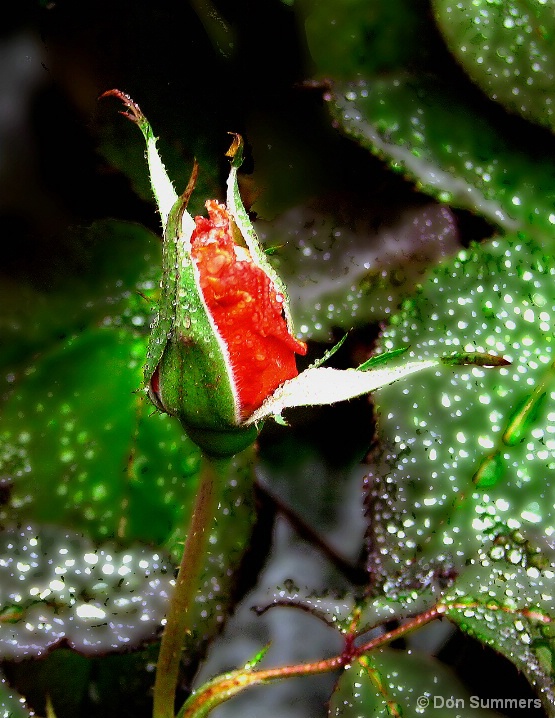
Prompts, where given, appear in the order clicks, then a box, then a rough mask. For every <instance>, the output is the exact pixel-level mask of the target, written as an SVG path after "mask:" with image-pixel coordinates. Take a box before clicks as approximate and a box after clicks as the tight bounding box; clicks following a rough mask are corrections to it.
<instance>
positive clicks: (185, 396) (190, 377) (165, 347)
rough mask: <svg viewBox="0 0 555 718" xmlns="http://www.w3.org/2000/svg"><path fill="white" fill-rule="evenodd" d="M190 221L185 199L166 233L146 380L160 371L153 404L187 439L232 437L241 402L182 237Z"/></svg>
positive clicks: (187, 239)
mask: <svg viewBox="0 0 555 718" xmlns="http://www.w3.org/2000/svg"><path fill="white" fill-rule="evenodd" d="M185 215H186V211H185V207H184V204H183V200H182V199H181V198H180V199H179V200H178V201H177V202H176V203H175V205H174V207H173V209H172V210H171V212H170V215H169V218H168V224H167V227H166V232H165V233H164V253H163V258H162V261H163V279H162V294H161V300H160V309H159V316H158V319H157V321H156V322H155V324H154V326H153V331H152V333H151V336H150V342H149V348H148V359H147V364H146V369H145V380H146V381H147V382H150V380H151V379H152V376H153V374H154V372H155V371H156V369H158V378H159V392H158V396H157V397H154V398H155V399H159V400H160V401H159V403H160V404H161V407H163V409H164V411H166V412H167V413H168V414H171V415H172V416H176V417H178V418H179V420H180V421H181V423H182V425H183V427H184V428H185V430H186V431H187V432H188V433H190V431H191V430H202V431H206V432H214V431H220V430H224V433H225V434H228V433H229V430H231V429H233V428H234V427H236V426H238V424H239V412H238V402H237V400H236V396H235V391H234V387H233V384H232V377H231V367H230V362H229V357H228V355H227V350H226V348H225V345H224V344H223V341H222V340H221V339H220V336H219V333H218V330H217V328H216V326H215V324H214V322H213V320H212V319H211V317H210V315H209V313H208V310H207V308H206V305H205V303H204V300H203V297H202V292H201V289H200V285H199V279H198V270H197V269H196V267H195V265H194V262H193V260H192V257H191V245H190V234H189V235H188V236H187V235H184V234H183V228H184V222H183V219H182V218H183V217H184V216H185ZM151 398H153V397H152V396H151ZM156 403H158V402H156ZM225 443H227V442H226V441H225V440H224V444H225ZM249 443H252V442H249ZM247 445H248V443H247ZM243 448H244V447H243ZM210 453H214V451H211V452H210ZM224 453H226V452H225V451H224ZM232 453H235V452H232Z"/></svg>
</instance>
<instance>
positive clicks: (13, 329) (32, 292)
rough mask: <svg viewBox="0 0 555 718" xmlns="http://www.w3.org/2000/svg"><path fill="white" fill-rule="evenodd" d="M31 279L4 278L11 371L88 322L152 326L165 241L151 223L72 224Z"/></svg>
mask: <svg viewBox="0 0 555 718" xmlns="http://www.w3.org/2000/svg"><path fill="white" fill-rule="evenodd" d="M61 244H62V246H63V249H60V253H61V254H62V255H63V257H64V262H63V266H61V264H60V262H59V261H57V260H52V261H51V262H49V263H48V264H46V265H45V266H44V267H42V268H41V271H40V275H39V276H35V277H33V278H32V279H27V278H26V279H25V280H23V279H20V278H4V279H3V280H2V282H1V283H0V302H1V306H2V312H1V314H0V332H1V333H2V337H3V341H2V345H1V347H0V363H1V364H2V365H3V366H6V367H7V368H9V369H14V368H16V367H17V365H18V364H19V365H20V364H21V363H24V362H26V361H28V360H29V357H30V355H32V354H33V353H34V352H37V351H39V350H44V349H45V348H46V347H48V346H51V345H52V344H54V343H56V342H59V341H60V339H61V338H63V337H66V336H68V335H70V334H72V333H73V332H76V331H80V330H81V329H82V328H83V327H86V326H88V325H89V324H103V325H104V326H111V325H116V326H120V327H129V328H131V329H133V330H134V331H140V330H141V329H142V330H147V329H148V325H149V322H150V316H151V313H152V306H151V304H150V302H149V300H148V299H147V298H145V295H148V296H149V297H152V296H153V295H154V293H155V291H156V290H157V289H158V281H159V276H160V256H161V242H160V240H159V239H158V237H156V236H154V235H153V234H152V233H151V232H149V231H148V230H147V229H145V228H144V227H140V226H139V225H136V224H131V223H126V222H116V221H114V220H102V221H99V222H95V223H94V224H92V225H91V226H90V227H87V228H84V229H73V230H71V231H68V233H67V235H66V236H64V237H63V238H62V240H61Z"/></svg>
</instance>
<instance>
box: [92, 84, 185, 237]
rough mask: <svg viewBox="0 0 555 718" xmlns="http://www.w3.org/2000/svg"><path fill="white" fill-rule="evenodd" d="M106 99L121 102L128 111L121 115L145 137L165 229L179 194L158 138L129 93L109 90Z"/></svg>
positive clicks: (155, 197)
mask: <svg viewBox="0 0 555 718" xmlns="http://www.w3.org/2000/svg"><path fill="white" fill-rule="evenodd" d="M104 97H116V98H117V99H118V100H121V101H122V102H123V104H124V105H125V107H126V109H125V110H124V111H121V112H120V114H122V115H123V116H124V117H127V119H128V120H131V122H133V123H134V124H136V125H137V126H138V127H139V129H140V130H141V132H142V133H143V137H144V138H145V142H146V155H147V160H148V169H149V173H150V185H151V187H152V192H153V194H154V199H155V200H156V204H157V206H158V210H159V212H160V216H161V218H162V224H163V226H164V227H165V226H166V223H167V221H168V216H169V213H170V211H171V208H172V207H173V206H174V204H175V203H176V201H177V193H176V191H175V190H174V188H173V185H172V183H171V180H170V178H169V177H168V173H167V172H166V168H165V167H164V163H163V162H162V160H161V158H160V155H159V154H158V150H157V148H156V137H155V136H154V133H153V131H152V127H151V126H150V123H149V121H148V120H147V118H146V117H145V115H144V114H143V112H142V110H141V108H140V107H139V105H138V104H137V103H136V102H135V101H134V100H132V99H131V97H130V96H129V95H128V94H127V93H125V92H122V91H121V90H115V89H114V90H107V91H106V92H104V93H102V95H100V98H101V99H102V98H104Z"/></svg>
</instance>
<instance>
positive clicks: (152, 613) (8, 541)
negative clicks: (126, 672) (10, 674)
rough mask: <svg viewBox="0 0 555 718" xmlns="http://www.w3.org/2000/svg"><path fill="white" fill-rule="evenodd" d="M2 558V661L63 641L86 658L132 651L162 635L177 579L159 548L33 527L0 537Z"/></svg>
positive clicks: (14, 529) (27, 655)
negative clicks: (123, 544)
mask: <svg viewBox="0 0 555 718" xmlns="http://www.w3.org/2000/svg"><path fill="white" fill-rule="evenodd" d="M0 557H1V560H0V615H1V617H2V618H1V620H0V655H1V657H2V659H3V660H6V659H8V660H13V659H21V658H30V657H36V656H42V655H44V653H45V652H46V651H48V650H50V649H52V648H53V647H54V646H56V645H57V644H59V643H60V642H61V641H65V642H66V643H67V644H69V645H70V646H71V647H72V648H73V649H75V650H77V651H79V652H81V653H84V654H94V653H106V652H108V651H114V650H122V649H125V650H128V649H130V648H136V647H137V645H140V644H141V643H143V642H144V641H146V640H152V639H154V638H156V637H157V635H158V634H159V633H160V630H161V623H162V619H163V617H164V615H165V612H166V606H167V601H168V596H169V594H170V592H171V591H172V588H173V575H174V572H173V567H172V565H171V562H170V559H169V556H168V555H167V554H164V553H163V552H161V551H160V550H155V549H152V548H147V547H145V546H140V545H130V546H127V547H126V548H124V549H121V548H119V547H118V546H117V545H116V544H115V542H113V541H112V542H110V543H105V544H100V545H98V544H94V543H93V542H92V541H90V540H89V539H86V538H84V537H83V536H82V535H81V534H77V533H73V532H68V531H66V530H64V529H60V528H56V527H48V526H38V525H30V524H27V525H26V526H25V527H24V528H18V527H15V526H11V527H8V528H5V529H4V530H3V531H1V532H0Z"/></svg>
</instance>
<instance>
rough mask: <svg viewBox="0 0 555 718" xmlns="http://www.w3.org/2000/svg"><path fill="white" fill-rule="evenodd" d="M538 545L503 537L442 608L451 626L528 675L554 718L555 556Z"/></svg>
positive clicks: (478, 559) (454, 588)
mask: <svg viewBox="0 0 555 718" xmlns="http://www.w3.org/2000/svg"><path fill="white" fill-rule="evenodd" d="M533 539H534V537H533V536H532V540H531V541H527V542H526V545H525V546H522V545H520V542H519V543H515V541H514V538H513V537H511V536H510V535H506V536H500V537H499V538H498V539H497V541H496V542H495V543H494V544H493V545H491V546H490V547H489V550H482V551H480V553H479V555H478V556H477V557H476V559H475V560H474V561H473V562H472V563H471V564H469V565H468V566H467V567H466V568H465V570H464V572H463V573H462V574H461V575H460V576H459V577H458V578H457V580H456V581H455V582H454V584H453V585H452V586H451V587H450V588H449V589H448V590H447V591H446V594H445V596H444V597H443V599H442V603H443V604H444V605H445V606H446V615H447V616H448V617H449V618H450V620H452V621H453V622H454V623H456V624H457V625H458V626H460V627H461V629H462V630H463V631H465V632H466V633H469V634H470V635H472V636H474V637H475V638H476V639H478V640H480V641H482V642H483V643H487V644H488V645H490V646H491V647H492V648H494V649H495V650H496V651H498V652H499V653H501V654H503V655H504V656H505V657H506V658H508V659H509V660H510V661H512V662H513V663H514V664H515V665H516V666H517V668H518V669H519V670H521V671H522V672H523V673H524V675H525V676H526V677H527V678H528V680H529V681H530V683H531V684H532V686H534V688H535V689H536V691H537V692H538V695H539V696H540V697H541V699H542V701H543V704H544V707H545V709H546V711H547V713H548V715H549V716H554V715H555V689H554V685H555V630H554V626H555V593H554V591H553V587H554V578H555V572H554V569H555V560H554V559H555V554H554V552H553V549H551V548H548V549H547V550H545V549H544V551H543V552H542V551H541V550H540V551H538V550H537V547H535V546H534V545H533ZM515 549H516V550H515ZM542 553H543V555H544V557H545V558H546V559H547V561H546V566H545V567H544V568H543V569H538V568H537V567H536V565H534V564H535V563H537V561H538V557H539V556H541V555H542ZM514 554H518V556H519V557H520V562H519V563H515V559H514ZM538 703H539V701H538Z"/></svg>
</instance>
